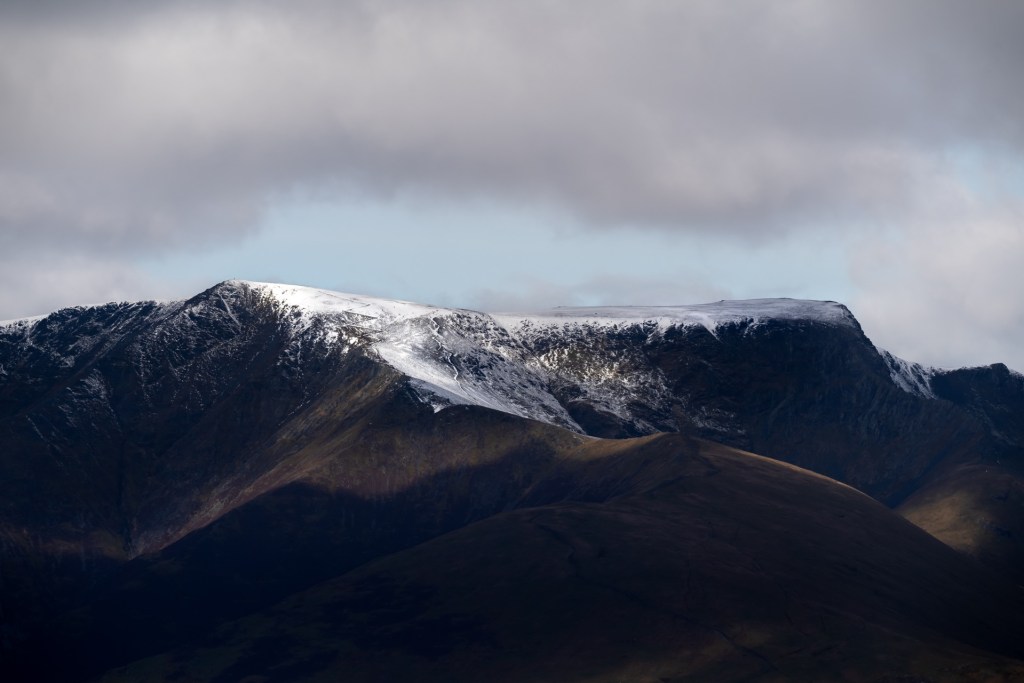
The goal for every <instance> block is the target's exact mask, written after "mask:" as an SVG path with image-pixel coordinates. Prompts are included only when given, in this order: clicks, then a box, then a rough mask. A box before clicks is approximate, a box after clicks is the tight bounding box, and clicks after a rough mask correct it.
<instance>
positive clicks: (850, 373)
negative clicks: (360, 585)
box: [0, 281, 1024, 675]
mask: <svg viewBox="0 0 1024 683" xmlns="http://www.w3.org/2000/svg"><path fill="white" fill-rule="evenodd" d="M466 420H469V422H466ZM467 425H471V426H467ZM659 432H677V433H680V434H681V435H682V436H683V437H685V438H693V437H697V438H702V439H709V440H712V441H715V442H717V443H720V444H724V445H726V446H731V447H737V448H742V449H745V450H748V451H754V452H758V453H761V454H763V455H766V456H769V457H771V458H774V459H777V460H782V461H786V462H789V463H793V464H795V465H799V466H800V467H803V468H806V469H809V470H812V471H815V472H818V473H821V474H823V475H826V476H828V477H831V478H833V479H836V480H838V481H841V482H844V483H846V484H849V485H851V486H854V487H856V488H858V489H860V490H862V491H864V492H866V493H867V494H869V495H871V496H873V497H874V498H876V499H877V500H879V501H881V502H882V503H884V504H885V505H887V506H890V507H895V508H896V509H897V510H898V511H899V512H900V513H902V514H904V515H905V516H906V517H907V518H909V519H910V520H911V521H913V522H915V523H916V524H918V525H919V526H921V527H923V528H924V529H926V530H928V531H930V532H932V533H934V534H935V535H936V536H937V537H938V538H939V539H941V540H942V541H944V542H946V543H948V544H949V545H951V546H953V547H954V548H956V549H958V550H961V551H963V552H965V553H967V554H970V555H973V556H974V557H975V558H977V559H980V560H982V561H983V562H984V563H986V564H987V565H988V566H989V567H990V568H992V569H993V570H994V571H996V572H998V573H1000V574H1001V575H1002V576H1004V577H1007V578H1009V579H1011V580H1013V581H1016V582H1017V583H1024V551H1022V548H1024V545H1022V539H1024V508H1022V505H1024V503H1022V501H1024V485H1022V483H1021V482H1024V474H1022V471H1024V377H1022V376H1021V375H1019V374H1016V373H1014V372H1012V371H1010V370H1008V369H1007V368H1006V367H1005V366H992V367H989V368H974V369H964V370H955V371H941V370H936V369H931V368H923V367H921V366H918V365H915V364H913V363H908V362H905V361H902V360H901V359H898V358H895V357H893V356H891V355H890V354H887V353H885V352H884V351H879V350H878V349H876V348H875V347H874V346H873V345H872V344H871V342H870V340H868V339H867V338H866V337H865V336H864V334H863V332H862V330H861V329H860V326H859V325H858V324H857V322H856V320H855V319H854V318H853V316H852V315H851V314H850V312H849V311H848V310H846V309H845V307H843V306H841V305H839V304H835V303H831V302H804V301H791V300H759V301H749V302H720V303H718V304H706V305H700V306H680V307H659V308H619V309H556V310H555V311H551V312H547V313H544V314H496V315H488V314H484V313H478V312H474V311H465V310H452V309H442V308H437V307H431V306H422V305H417V304H411V303H407V302H394V301H386V300H379V299H372V298H368V297H359V296H352V295H346V294H340V293H336V292H326V291H323V290H314V289H308V288H302V287H293V286H285V285H269V284H261V283H247V282H236V281H231V282H226V283H222V284H220V285H217V286H216V287H213V288H211V289H209V290H207V291H205V292H203V293H201V294H199V295H197V296H196V297H193V298H192V299H189V300H188V301H182V302H171V303H162V304H157V303H151V302H150V303H137V304H109V305H107V306H100V307H92V308H75V309H65V310H62V311H58V312H57V313H54V314H52V315H50V316H47V317H44V318H40V319H34V320H25V321H14V322H11V323H0V500H2V501H3V503H2V504H0V544H2V545H0V549H2V551H3V552H2V556H0V610H2V612H0V618H2V621H3V631H2V637H3V638H4V643H5V647H6V648H7V649H8V650H9V651H12V652H30V651H34V650H32V647H40V648H42V649H44V650H45V649H46V647H47V645H46V640H47V638H52V639H53V640H54V642H56V641H58V640H60V639H61V638H65V639H66V640H68V641H70V642H80V643H81V642H91V643H93V647H92V649H91V650H90V652H89V653H86V654H82V659H80V660H78V662H79V663H81V662H85V661H86V660H89V661H92V662H93V664H92V665H91V666H92V669H91V671H92V673H99V672H101V671H103V670H104V669H106V668H110V667H112V666H115V665H120V664H125V663H127V662H128V661H131V659H138V658H141V657H143V656H148V655H151V654H155V653H156V652H159V651H162V650H163V649H166V648H169V647H172V646H174V645H175V643H176V642H177V640H176V638H180V637H181V636H182V634H183V633H186V632H189V629H199V630H203V629H208V628H212V627H214V626H216V625H217V624H218V623H220V622H221V621H223V620H225V619H233V618H238V617H241V616H243V615H244V614H246V613H247V611H252V610H256V609H261V608H263V607H266V606H267V605H269V604H271V602H273V601H274V600H277V599H281V598H284V597H286V596H287V595H289V594H290V593H292V592H295V591H297V590H301V589H303V588H306V587H308V586H310V585H312V584H313V583H315V582H317V581H322V580H325V579H329V578H331V577H334V576H339V575H340V574H342V573H343V572H346V571H349V570H352V569H354V568H355V567H356V566H357V565H358V564H361V563H363V562H366V561H369V560H372V559H374V558H377V557H382V556H383V555H386V554H388V553H393V552H397V551H400V550H402V549H404V548H411V547H413V546H416V545H418V544H420V543H423V542H425V541H427V540H429V539H431V538H434V537H436V536H438V535H439V534H443V533H446V532H450V531H454V530H457V529H460V528H462V527H464V526H466V525H467V524H470V523H473V522H476V521H480V520H486V519H490V518H491V517H493V516H494V515H496V514H499V513H502V512H503V511H507V510H511V509H519V508H532V507H537V506H543V505H549V504H552V503H558V502H560V501H561V502H567V501H576V502H586V501H590V500H600V501H605V500H611V499H612V498H614V497H615V496H619V495H625V494H626V493H627V492H628V491H629V490H631V489H630V488H629V487H628V486H623V487H620V488H616V487H615V486H616V485H615V484H614V482H613V481H611V480H610V481H609V482H608V483H607V484H606V489H603V490H601V491H600V492H595V490H594V489H593V487H590V488H588V487H583V486H581V484H580V483H579V480H578V478H577V476H578V475H577V474H576V473H574V472H575V471H574V470H572V468H569V469H568V470H567V469H566V468H565V466H563V465H561V464H559V463H563V462H564V461H565V460H566V458H568V457H569V456H567V455H566V454H567V453H570V452H573V453H575V452H576V450H574V449H578V448H580V447H581V446H580V444H582V443H590V442H591V441H592V438H591V437H603V438H612V439H626V438H629V437H645V436H647V435H652V434H656V433H659ZM594 443H606V442H602V441H594ZM607 443H611V444H615V443H622V444H628V443H633V442H632V441H621V442H620V441H610V442H607ZM570 459H571V458H570ZM570 470H572V471H570ZM662 474H663V475H664V476H666V477H669V478H671V477H675V476H680V475H679V473H678V472H677V473H675V474H669V473H662ZM737 495H741V493H737ZM271 560H272V562H271ZM133 582H134V583H133ZM140 585H141V586H142V588H141V589H139V590H141V591H142V592H141V594H140V595H141V596H143V598H144V599H145V600H150V601H155V602H152V603H151V604H158V603H159V604H161V605H163V607H162V609H165V610H166V611H167V615H168V617H167V619H168V621H167V623H168V624H169V626H168V627H167V628H168V633H164V634H163V635H161V634H160V633H155V632H152V631H151V630H150V631H146V630H145V628H144V625H143V624H141V623H139V621H138V619H137V618H134V620H133V617H132V616H131V614H132V611H133V609H134V607H130V606H131V605H133V604H135V602H133V601H135V600H136V599H137V598H139V595H134V594H133V593H132V592H131V590H129V589H128V588H126V586H140ZM211 587H216V588H211ZM185 594H195V595H197V596H202V597H201V599H197V600H198V601H191V602H190V599H188V598H185V597H183V596H184V595H185ZM160 595H164V596H166V595H173V596H176V597H175V599H174V600H172V602H171V603H169V604H164V603H160V602H159V601H160V600H161V599H163V600H166V597H165V598H159V597H158V596H160ZM218 595H220V596H221V598H222V599H219V600H218V599H207V598H209V597H210V596H215V597H216V596H218ZM71 608H77V612H68V610H70V609H71ZM60 613H66V614H78V615H79V616H78V617H74V618H71V617H68V618H65V619H64V621H60V620H58V622H51V623H61V624H63V625H62V626H54V627H53V630H52V632H51V631H40V630H39V628H38V624H40V623H42V622H43V621H45V620H47V619H50V618H51V617H52V616H53V615H56V614H60ZM83 614H86V615H92V616H91V617H90V619H92V621H93V622H102V623H104V624H105V625H107V626H108V627H110V628H111V629H113V631H118V629H120V631H121V632H122V635H123V636H124V638H123V639H122V641H121V642H122V646H120V647H121V649H117V648H112V647H110V646H109V645H108V646H104V645H102V644H101V643H97V642H95V641H94V640H92V641H90V640H89V639H88V638H84V636H82V633H81V630H80V629H79V628H78V626H76V624H77V623H79V622H75V619H81V618H84V617H81V615H83ZM112 615H118V616H117V618H115V617H114V616H112ZM118 624H119V626H118ZM88 630H89V629H86V631H88ZM76 634H77V635H76ZM132 638H134V639H135V642H136V645H135V646H134V647H132V646H130V645H125V644H124V643H130V642H131V641H132ZM26 639H27V640H26ZM25 643H35V644H36V645H32V646H29V645H26V644H25ZM972 646H977V644H972ZM69 647H70V646H69ZM116 653H120V654H116ZM118 657H121V658H120V659H119V658H118ZM30 660H31V658H29V659H28V660H26V659H25V658H24V657H23V658H22V659H21V660H20V661H21V662H22V663H24V662H26V661H30ZM19 666H20V665H19ZM87 669H89V667H88V666H84V665H83V667H82V670H83V671H85V670H87ZM62 675H67V672H66V671H65V672H63V674H62Z"/></svg>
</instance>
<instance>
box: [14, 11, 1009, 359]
mask: <svg viewBox="0 0 1024 683" xmlns="http://www.w3.org/2000/svg"><path fill="white" fill-rule="evenodd" d="M1022 36H1024V3H1020V2H1015V1H1012V0H1005V1H1000V0H978V1H977V2H970V3H968V2H962V1H951V0H889V1H886V2H881V1H879V2H874V1H868V2H864V1H863V0H833V1H831V2H827V3H825V2H819V1H816V0H776V1H773V2H753V1H746V0H737V1H736V2H729V3H724V2H720V1H718V0H688V1H687V2H680V1H678V0H673V1H668V0H631V2H628V3H626V2H612V1H610V0H587V1H586V2H584V1H582V0H561V1H559V2H554V1H549V0H518V1H517V2H505V1H502V0H379V1H374V0H333V1H328V0H292V1H291V2H287V3H283V2H272V1H270V0H263V1H261V0H255V1H251V2H243V1H242V0H226V1H225V2H220V3H207V2H199V1H198V0H150V1H149V2H146V3H137V2H128V1H127V0H75V1H71V0H64V1H61V0H31V1H30V0H4V2H3V3H0V319H8V318H16V317H21V316H29V315H35V314H40V313H45V312H48V311H51V310H55V309H57V308H59V307H63V306H71V305H81V304H91V303H100V302H105V301H120V300H138V299H148V298H158V299H166V298H179V297H187V296H190V295H193V294H195V293H197V292H199V291H201V290H203V289H205V288H207V287H209V286H211V285H213V284H215V283H217V282H220V281H222V280H226V279H230V278H242V279H250V280H260V281H276V282H288V283H292V284H304V285H310V286H316V287H324V288H328V289H336V290H340V291H348V292H353V293H360V294H371V295H376V296H385V297H393V298H401V299H407V300H413V301H419V302H423V303H433V304H438V305H446V306H460V307H467V308H475V309H479V310H490V311H496V310H536V309H543V308H548V307H551V306H558V305H602V304H616V305H623V304H637V305H645V304H646V305H671V304H687V303H702V302H707V301H715V300H718V299H723V298H759V297H779V296H785V297H797V298H810V299H827V300H836V301H840V302H842V303H845V304H846V305H847V306H849V307H850V309H851V310H852V311H853V313H854V314H855V315H856V316H857V318H858V319H859V320H860V322H861V325H862V327H863V328H864V331H865V332H866V333H867V335H868V336H869V337H870V338H871V339H872V341H873V342H874V343H875V344H876V345H878V346H880V347H883V348H886V349H888V350H890V351H892V352H893V353H896V354H897V355H899V356H902V357H904V358H907V359H910V360H915V361H918V362H922V363H926V364H931V365H938V366H942V367H960V366H964V365H981V364H989V363H994V362H1005V363H1006V364H1007V365H1009V366H1010V367H1012V368H1015V369H1018V370H1024V304H1022V298H1021V294H1020V293H1021V292H1024V87H1021V76H1020V70H1021V66H1022V65H1024V40H1022V39H1021V37H1022Z"/></svg>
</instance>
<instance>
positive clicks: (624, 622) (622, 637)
mask: <svg viewBox="0 0 1024 683" xmlns="http://www.w3.org/2000/svg"><path fill="white" fill-rule="evenodd" d="M607 450H608V449H607V446H606V444H605V443H602V442H595V441H589V442H586V443H585V444H583V445H582V446H580V447H578V448H577V449H576V450H575V452H574V453H573V454H570V455H569V457H570V459H572V460H576V461H577V462H579V463H580V464H581V465H582V466H581V467H580V468H578V469H577V471H576V474H575V475H574V481H573V489H574V495H573V496H572V497H571V498H570V500H569V501H566V502H563V503H561V504H555V505H552V504H545V505H533V506H529V507H526V508H522V509H516V510H513V511H508V512H502V513H499V514H496V515H493V516H490V517H488V518H487V519H485V520H484V521H480V522H478V523H476V524H472V525H469V526H466V527H464V528H462V529H461V530H459V531H455V532H453V533H450V534H448V535H445V536H441V537H439V538H436V539H434V540H432V541H428V542H426V543H424V544H422V545H418V546H416V547H413V548H411V549H409V550H406V551H403V552H399V553H397V554H395V555H391V556H388V557H384V558H382V559H380V560H377V561H375V562H372V563H370V564H367V565H365V566H363V567H361V568H359V569H356V570H354V571H351V572H348V573H346V574H344V575H343V576H341V577H339V578H337V579H334V580H331V581H329V582H326V583H323V584H321V585H319V586H316V587H314V588H312V589H310V590H307V591H305V592H302V593H300V594H298V595H295V596H293V597H291V598H289V599H288V600H286V601H284V602H282V603H280V604H278V605H277V606H275V607H273V608H271V609H269V610H266V611H261V612H259V613H258V614H254V615H252V616H249V617H247V618H245V619H242V620H240V621H236V622H232V623H230V624H226V625H224V626H223V627H221V628H220V629H219V630H218V631H217V632H216V633H215V634H212V635H210V636H208V637H206V638H204V639H200V640H199V641H198V642H194V643H192V644H190V645H188V646H185V647H181V648H179V649H176V650H174V651H172V652H167V653H164V654H161V655H157V656H155V657H152V658H148V659H146V660H143V661H139V662H137V663H135V664H132V665H130V666H127V667H123V668H118V669H116V670H114V671H111V672H110V673H109V674H108V675H107V676H106V677H105V678H104V680H106V681H127V680H139V679H145V680H152V681H163V680H166V681H171V680H192V681H227V680H248V679H246V677H247V676H263V677H265V678H263V679H261V680H282V681H283V680H337V679H338V678H344V679H345V680H350V681H364V680H365V681H376V680H408V679H415V680H423V681H462V680H465V681H474V680H494V681H523V680H531V681H583V680H586V681H612V680H631V681H659V680H662V681H663V680H687V681H693V680H706V681H733V680H735V681H738V680H744V681H747V680H759V681H760V680H763V681H781V680H787V681H794V680H808V681H818V680H833V679H837V678H840V677H841V678H842V679H843V680H850V681H878V680H910V678H907V677H913V679H914V680H929V681H965V680H995V679H998V678H999V677H1005V678H1004V680H1010V679H1012V678H1015V677H1019V676H1022V675H1024V662H1021V661H1019V660H1015V659H1014V657H1020V656H1021V655H1022V654H1024V650H1022V649H1021V644H1020V643H1021V641H1020V639H1019V636H1020V634H1022V633H1024V620H1022V616H1021V615H1022V614H1024V611H1022V608H1024V594H1022V593H1021V591H1020V590H1019V589H1014V588H1012V587H1010V586H1009V584H1003V583H1001V582H1000V581H999V580H998V579H995V578H994V577H993V576H991V575H990V574H987V573H986V572H984V571H982V570H981V569H979V567H977V566H976V565H974V564H973V563H971V562H970V561H968V560H966V559H964V558H962V557H960V556H959V555H957V554H956V553H955V552H953V551H952V550H950V549H949V548H947V547H945V546H944V545H942V544H941V543H938V542H937V541H935V540H934V539H932V538H931V537H929V536H928V535H927V534H925V533H924V532H922V531H920V530H919V529H917V528H916V527H914V526H912V525H910V524H909V523H907V522H905V521H904V520H903V519H901V518H900V517H898V516H897V515H895V514H893V513H892V512H890V511H888V510H887V509H885V508H884V507H882V506H881V505H879V504H877V503H875V502H874V501H872V500H870V499H869V498H867V497H866V496H863V495H862V494H860V493H858V492H856V491H853V490H852V489H849V488H847V487H844V486H842V485H839V484H836V483H835V482H832V481H829V480H827V479H824V478H822V477H818V476H815V475H812V474H810V473H807V472H805V471H801V470H798V469H796V468H792V467H789V466H786V465H782V464H779V463H776V462H773V461H770V460H766V459H763V458H758V457H756V456H752V455H749V454H745V453H742V452H737V451H734V450H732V449H729V448H726V447H723V446H719V445H715V444H710V443H707V442H695V441H692V440H688V439H686V438H684V437H679V436H676V435H661V436H657V437H651V438H648V439H639V440H631V441H627V442H622V443H621V444H620V445H619V446H618V447H616V448H615V449H614V450H613V451H612V452H607ZM602 451H605V452H602ZM610 482H615V486H616V487H617V488H618V492H617V493H615V494H612V495H609V493H610V490H609V488H608V486H609V483H610ZM980 586H985V588H984V589H982V590H979V587H980ZM996 653H1001V654H996Z"/></svg>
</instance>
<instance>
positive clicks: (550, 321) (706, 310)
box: [492, 299, 858, 333]
mask: <svg viewBox="0 0 1024 683" xmlns="http://www.w3.org/2000/svg"><path fill="white" fill-rule="evenodd" d="M492 317H493V318H494V319H495V320H497V321H498V322H499V323H501V324H502V325H504V326H505V327H506V328H507V329H515V328H520V327H523V326H530V327H561V326H565V325H584V326H590V327H611V326H616V325H617V326H620V327H621V326H630V325H636V324H643V323H653V324H656V325H657V326H658V327H672V326H678V327H695V326H701V327H704V328H705V329H707V330H708V331H709V332H712V333H714V332H715V331H716V330H717V329H718V328H719V327H721V326H723V325H730V324H739V323H750V324H752V325H755V326H756V325H758V324H761V323H763V322H766V321H769V320H806V321H811V322H817V323H824V324H828V325H841V326H847V327H854V328H856V327H858V323H857V320H856V319H855V318H854V317H853V314H851V313H850V311H849V310H848V309H847V308H846V306H843V305H842V304H839V303H836V302H834V301H808V300H802V299H746V300H739V301H718V302H715V303H708V304H691V305H684V306H603V307H564V308H554V309H551V310H548V311H541V312H536V313H494V314H492Z"/></svg>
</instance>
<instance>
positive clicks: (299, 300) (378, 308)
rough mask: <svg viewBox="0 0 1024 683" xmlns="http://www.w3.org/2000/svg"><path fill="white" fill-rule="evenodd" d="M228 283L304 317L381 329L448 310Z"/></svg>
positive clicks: (270, 285) (292, 288) (299, 288)
mask: <svg viewBox="0 0 1024 683" xmlns="http://www.w3.org/2000/svg"><path fill="white" fill-rule="evenodd" d="M228 284H243V285H245V286H247V287H249V288H250V289H253V290H256V291H259V292H262V293H264V294H265V295H267V296H270V297H272V298H273V299H274V300H276V301H278V302H279V303H281V304H284V305H285V306H290V307H293V308H295V309H297V310H299V311H301V312H302V313H305V314H312V315H316V314H326V315H332V314H355V315H356V316H358V317H359V318H360V319H363V320H364V321H366V322H370V321H373V323H374V325H373V326H374V327H377V328H378V329H382V328H384V327H386V326H388V325H390V324H392V323H395V322H398V321H401V320H408V319H410V318H417V317H420V316H423V315H429V314H431V313H437V312H439V311H444V310H446V309H441V308H436V307H434V306H425V305H422V304H416V303H412V302H411V301H399V300H395V299H379V298H376V297H371V296H361V295H357V294H346V293H344V292H332V291H330V290H327V289H317V288H315V287H302V286H299V285H282V284H275V283H271V282H249V281H242V280H232V281H229V282H228Z"/></svg>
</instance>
